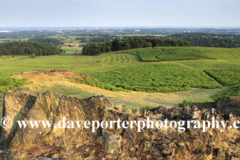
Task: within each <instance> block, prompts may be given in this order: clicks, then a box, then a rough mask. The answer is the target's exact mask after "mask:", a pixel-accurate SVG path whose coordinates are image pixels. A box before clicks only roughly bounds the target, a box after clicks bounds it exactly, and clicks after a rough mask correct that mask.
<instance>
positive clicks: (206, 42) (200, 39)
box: [164, 33, 240, 48]
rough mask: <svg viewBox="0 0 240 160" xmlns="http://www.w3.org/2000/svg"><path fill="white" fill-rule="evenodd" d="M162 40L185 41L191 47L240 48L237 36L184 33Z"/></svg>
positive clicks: (239, 39) (239, 40)
mask: <svg viewBox="0 0 240 160" xmlns="http://www.w3.org/2000/svg"><path fill="white" fill-rule="evenodd" d="M164 38H167V39H169V38H174V39H181V40H185V41H188V42H189V43H190V45H191V46H201V47H223V48H233V47H240V36H239V35H227V34H206V33H186V34H173V35H170V36H166V37H164Z"/></svg>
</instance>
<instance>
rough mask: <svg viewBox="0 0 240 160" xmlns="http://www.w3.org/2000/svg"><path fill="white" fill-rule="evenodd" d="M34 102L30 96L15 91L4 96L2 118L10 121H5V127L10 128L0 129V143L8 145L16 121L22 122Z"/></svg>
mask: <svg viewBox="0 0 240 160" xmlns="http://www.w3.org/2000/svg"><path fill="white" fill-rule="evenodd" d="M35 100H36V97H34V96H32V95H30V94H23V93H19V92H17V91H8V92H5V94H4V103H3V114H2V117H8V118H10V119H11V120H12V122H10V121H6V124H5V126H10V125H11V124H10V123H12V124H13V126H12V127H11V128H3V127H1V138H0V141H1V143H2V144H3V143H9V142H10V141H11V140H12V138H13V136H14V134H15V130H16V129H17V127H18V126H17V121H18V120H23V119H24V118H25V117H26V115H27V114H28V112H29V111H30V109H31V108H32V107H33V104H34V102H35Z"/></svg>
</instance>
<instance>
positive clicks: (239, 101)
mask: <svg viewBox="0 0 240 160" xmlns="http://www.w3.org/2000/svg"><path fill="white" fill-rule="evenodd" d="M192 105H193V106H196V107H197V108H199V109H206V108H215V109H217V110H218V111H220V112H222V113H225V114H227V113H233V114H234V115H236V116H240V96H233V97H228V98H219V99H218V100H217V101H216V102H210V103H193V104H192Z"/></svg>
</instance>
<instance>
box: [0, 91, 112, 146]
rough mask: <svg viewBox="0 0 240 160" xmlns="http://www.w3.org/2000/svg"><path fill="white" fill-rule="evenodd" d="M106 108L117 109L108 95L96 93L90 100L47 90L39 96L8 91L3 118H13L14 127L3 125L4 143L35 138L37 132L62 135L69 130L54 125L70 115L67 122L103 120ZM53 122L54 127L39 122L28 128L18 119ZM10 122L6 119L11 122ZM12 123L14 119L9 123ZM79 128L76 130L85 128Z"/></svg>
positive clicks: (2, 135) (2, 136) (5, 95)
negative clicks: (19, 125)
mask: <svg viewBox="0 0 240 160" xmlns="http://www.w3.org/2000/svg"><path fill="white" fill-rule="evenodd" d="M105 108H107V109H113V107H112V105H111V103H110V102H109V101H108V100H107V99H106V98H105V97H104V96H93V97H90V98H87V99H83V100H80V99H77V98H71V97H66V96H63V95H61V94H57V93H54V92H50V91H47V92H45V93H42V94H38V95H37V96H32V95H30V94H24V93H20V92H17V91H7V92H5V94H4V106H3V117H9V118H10V119H12V124H13V126H12V127H11V128H1V143H2V144H3V143H7V144H8V143H9V142H10V141H11V142H12V143H14V142H17V141H19V142H23V141H31V140H34V139H35V137H36V135H37V134H43V133H44V134H47V133H51V134H53V135H55V136H60V135H61V134H63V133H65V129H59V127H54V126H55V125H56V124H55V123H54V122H58V121H60V120H62V119H63V117H66V121H68V120H72V121H74V120H75V121H81V120H83V121H84V120H89V121H91V120H99V119H101V118H103V115H101V118H100V117H99V114H101V113H102V112H104V110H105ZM19 120H24V121H25V122H30V121H36V120H37V121H50V122H52V123H51V125H50V127H45V128H44V126H43V125H39V127H38V128H34V129H33V128H32V127H31V125H30V124H28V125H27V127H26V128H24V127H22V128H19V127H17V124H18V123H17V121H19ZM8 122H9V121H6V125H8V124H7V123H8ZM9 123H10V122H9ZM75 128H76V130H75V131H76V132H77V131H79V129H81V128H77V127H75Z"/></svg>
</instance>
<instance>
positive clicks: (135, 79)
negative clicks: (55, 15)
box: [0, 47, 240, 107]
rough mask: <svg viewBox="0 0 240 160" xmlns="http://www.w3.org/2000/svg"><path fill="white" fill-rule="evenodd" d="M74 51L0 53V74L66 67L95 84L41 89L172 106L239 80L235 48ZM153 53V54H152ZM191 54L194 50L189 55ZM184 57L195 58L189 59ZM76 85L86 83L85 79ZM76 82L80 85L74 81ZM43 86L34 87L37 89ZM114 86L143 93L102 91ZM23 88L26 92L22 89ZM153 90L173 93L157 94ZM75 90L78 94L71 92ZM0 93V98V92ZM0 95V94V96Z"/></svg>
mask: <svg viewBox="0 0 240 160" xmlns="http://www.w3.org/2000/svg"><path fill="white" fill-rule="evenodd" d="M75 50H76V49H73V48H72V49H69V48H68V49H66V51H68V52H66V53H65V54H61V55H51V56H38V57H36V58H34V59H33V58H30V57H29V56H14V57H11V56H2V57H0V68H1V69H0V73H1V74H7V75H10V74H18V73H20V72H21V71H24V72H28V71H32V70H37V69H44V70H51V69H68V70H70V71H74V72H76V73H86V74H89V75H91V76H93V77H96V78H97V79H98V80H99V83H98V84H94V83H93V85H92V84H91V85H92V86H94V85H95V86H98V87H95V88H91V87H90V88H88V87H87V88H86V87H85V88H81V90H79V89H74V88H72V87H65V88H66V89H58V88H64V87H63V86H62V87H59V86H61V85H59V84H58V85H57V86H53V87H47V88H48V89H50V90H53V91H56V92H59V93H62V94H67V95H71V96H77V97H79V96H80V97H88V96H90V95H95V94H102V93H103V94H106V95H107V96H108V97H109V99H110V100H111V102H113V103H114V104H116V105H117V104H121V105H123V106H126V105H130V104H131V105H132V106H134V107H136V106H141V107H144V106H146V105H149V106H156V105H158V104H163V105H168V106H174V105H176V104H178V103H179V102H181V101H182V100H184V99H187V100H191V101H203V100H205V99H209V98H213V97H214V95H217V94H220V93H221V92H222V91H223V90H224V92H222V95H224V94H225V95H226V96H227V95H228V94H227V93H225V92H229V93H232V92H231V91H232V90H233V89H232V88H231V87H232V85H234V84H239V83H240V78H239V77H240V75H239V73H240V72H239V70H240V63H239V62H240V48H234V49H233V48H230V49H226V48H207V47H206V48H203V47H175V48H174V47H155V48H154V49H153V48H140V49H134V50H126V51H118V52H112V53H106V54H101V55H96V56H83V55H80V50H79V53H78V54H76V55H75V54H74V51H75ZM145 50H146V51H147V52H145ZM196 50H197V51H196ZM154 51H156V52H155V53H154ZM176 51H181V52H176ZM185 51H186V52H185ZM195 51H196V52H195ZM167 52H171V53H169V56H168V57H167V56H166V54H167ZM191 52H194V53H193V54H192V55H191ZM163 53H164V54H163ZM161 54H162V55H161ZM153 55H154V56H153ZM189 55H191V56H192V57H195V58H196V59H190V58H189ZM144 56H145V59H147V58H149V57H150V59H151V58H152V57H154V58H155V59H156V56H157V57H158V58H159V57H161V61H159V59H157V60H156V61H155V62H143V61H142V58H143V57H144ZM164 57H165V58H164ZM166 57H167V59H166ZM174 57H175V58H174ZM180 58H181V60H180ZM184 59H185V60H184ZM167 60H169V61H167ZM150 61H151V60H150ZM153 61H154V59H153ZM80 83H84V84H87V83H89V82H80ZM89 84H90V83H89ZM76 85H80V84H79V83H76ZM221 86H222V87H221ZM228 86H229V87H228ZM44 87H45V86H40V88H44ZM114 87H116V88H122V89H119V90H128V91H129V90H133V91H145V92H148V93H146V94H145V93H144V92H139V93H135V92H134V93H132V92H130V93H129V92H126V91H121V92H119V91H108V90H118V89H115V88H114ZM219 87H220V88H219ZM100 88H104V89H105V90H102V89H100ZM111 88H112V89H111ZM207 88H211V89H207ZM23 89H24V90H29V89H28V88H25V87H23ZM106 89H107V90H106ZM71 90H74V93H73V94H71ZM41 91H42V90H41ZM176 91H180V92H176ZM37 92H40V90H38V91H37ZM149 92H155V93H149ZM159 92H176V93H166V94H163V93H159ZM78 93H79V94H81V95H77V94H78ZM235 93H236V94H237V95H238V94H239V92H234V95H236V94H235ZM1 94H2V93H1ZM1 94H0V96H2V95H1ZM134 94H137V95H136V96H135V95H134ZM231 95H233V94H231ZM130 97H131V98H130ZM0 99H2V98H1V97H0ZM1 103H2V100H1V101H0V105H2V104H1Z"/></svg>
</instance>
